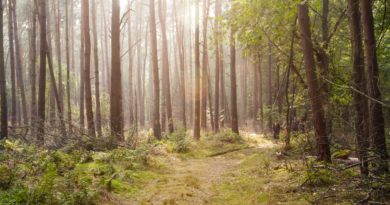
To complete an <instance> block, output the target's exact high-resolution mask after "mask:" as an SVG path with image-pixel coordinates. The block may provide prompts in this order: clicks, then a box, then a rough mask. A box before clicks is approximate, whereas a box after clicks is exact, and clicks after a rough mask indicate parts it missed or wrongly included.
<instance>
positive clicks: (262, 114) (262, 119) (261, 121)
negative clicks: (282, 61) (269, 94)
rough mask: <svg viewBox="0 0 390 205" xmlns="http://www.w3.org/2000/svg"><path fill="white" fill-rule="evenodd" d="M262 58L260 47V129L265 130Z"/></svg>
mask: <svg viewBox="0 0 390 205" xmlns="http://www.w3.org/2000/svg"><path fill="white" fill-rule="evenodd" d="M262 58H263V50H262V49H260V54H259V55H258V59H259V65H258V67H257V68H258V70H259V108H260V129H261V131H263V132H264V129H263V128H264V127H263V126H264V124H263V122H264V109H263V75H262V71H261V65H262Z"/></svg>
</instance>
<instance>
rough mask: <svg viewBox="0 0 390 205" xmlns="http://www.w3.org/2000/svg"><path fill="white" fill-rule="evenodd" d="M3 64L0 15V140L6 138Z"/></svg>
mask: <svg viewBox="0 0 390 205" xmlns="http://www.w3.org/2000/svg"><path fill="white" fill-rule="evenodd" d="M0 12H1V13H3V1H2V0H0ZM5 76H6V75H5V65H4V36H3V15H0V97H1V128H0V134H1V135H0V140H2V139H4V138H8V113H7V112H8V108H7V87H6V77H5Z"/></svg>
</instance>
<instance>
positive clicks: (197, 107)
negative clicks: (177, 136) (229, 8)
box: [194, 0, 200, 140]
mask: <svg viewBox="0 0 390 205" xmlns="http://www.w3.org/2000/svg"><path fill="white" fill-rule="evenodd" d="M199 1H200V0H196V1H195V121H194V138H195V139H196V140H200V60H199V55H200V53H199Z"/></svg>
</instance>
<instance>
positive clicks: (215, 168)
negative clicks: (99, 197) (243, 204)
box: [135, 148, 257, 205]
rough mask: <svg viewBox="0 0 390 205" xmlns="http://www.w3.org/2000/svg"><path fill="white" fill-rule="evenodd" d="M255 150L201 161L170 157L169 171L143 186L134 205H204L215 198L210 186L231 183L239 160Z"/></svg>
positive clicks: (236, 172) (212, 187) (213, 190)
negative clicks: (162, 177) (162, 176)
mask: <svg viewBox="0 0 390 205" xmlns="http://www.w3.org/2000/svg"><path fill="white" fill-rule="evenodd" d="M256 151H257V148H251V149H246V150H241V151H235V152H231V153H227V154H224V155H221V156H216V157H209V158H203V159H188V160H181V159H179V158H177V157H175V156H170V166H171V169H172V172H171V173H169V174H166V175H164V176H165V177H166V178H165V179H163V180H161V179H159V180H156V181H155V182H154V183H152V184H150V185H148V187H145V189H143V191H142V192H141V193H140V195H139V197H138V198H137V199H136V200H137V201H135V203H136V204H155V205H157V204H159V205H160V204H198V205H200V204H207V203H209V202H210V201H212V199H213V197H214V196H216V195H217V194H218V193H216V191H215V189H214V187H215V186H219V185H221V184H224V183H227V182H229V181H231V180H232V179H233V178H234V177H235V176H237V174H238V165H239V164H240V162H242V160H243V158H245V157H246V156H248V155H250V154H252V153H255V152H256Z"/></svg>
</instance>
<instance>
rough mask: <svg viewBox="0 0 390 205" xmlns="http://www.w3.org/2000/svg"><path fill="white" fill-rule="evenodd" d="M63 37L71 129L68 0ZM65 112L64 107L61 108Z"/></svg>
mask: <svg viewBox="0 0 390 205" xmlns="http://www.w3.org/2000/svg"><path fill="white" fill-rule="evenodd" d="M65 19H66V20H65V24H66V25H65V30H66V31H65V39H66V45H65V47H66V95H67V97H68V104H67V105H68V123H69V130H71V129H72V107H71V105H70V102H71V98H70V56H69V17H68V0H66V1H65ZM63 111H64V112H65V109H64V110H63Z"/></svg>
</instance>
